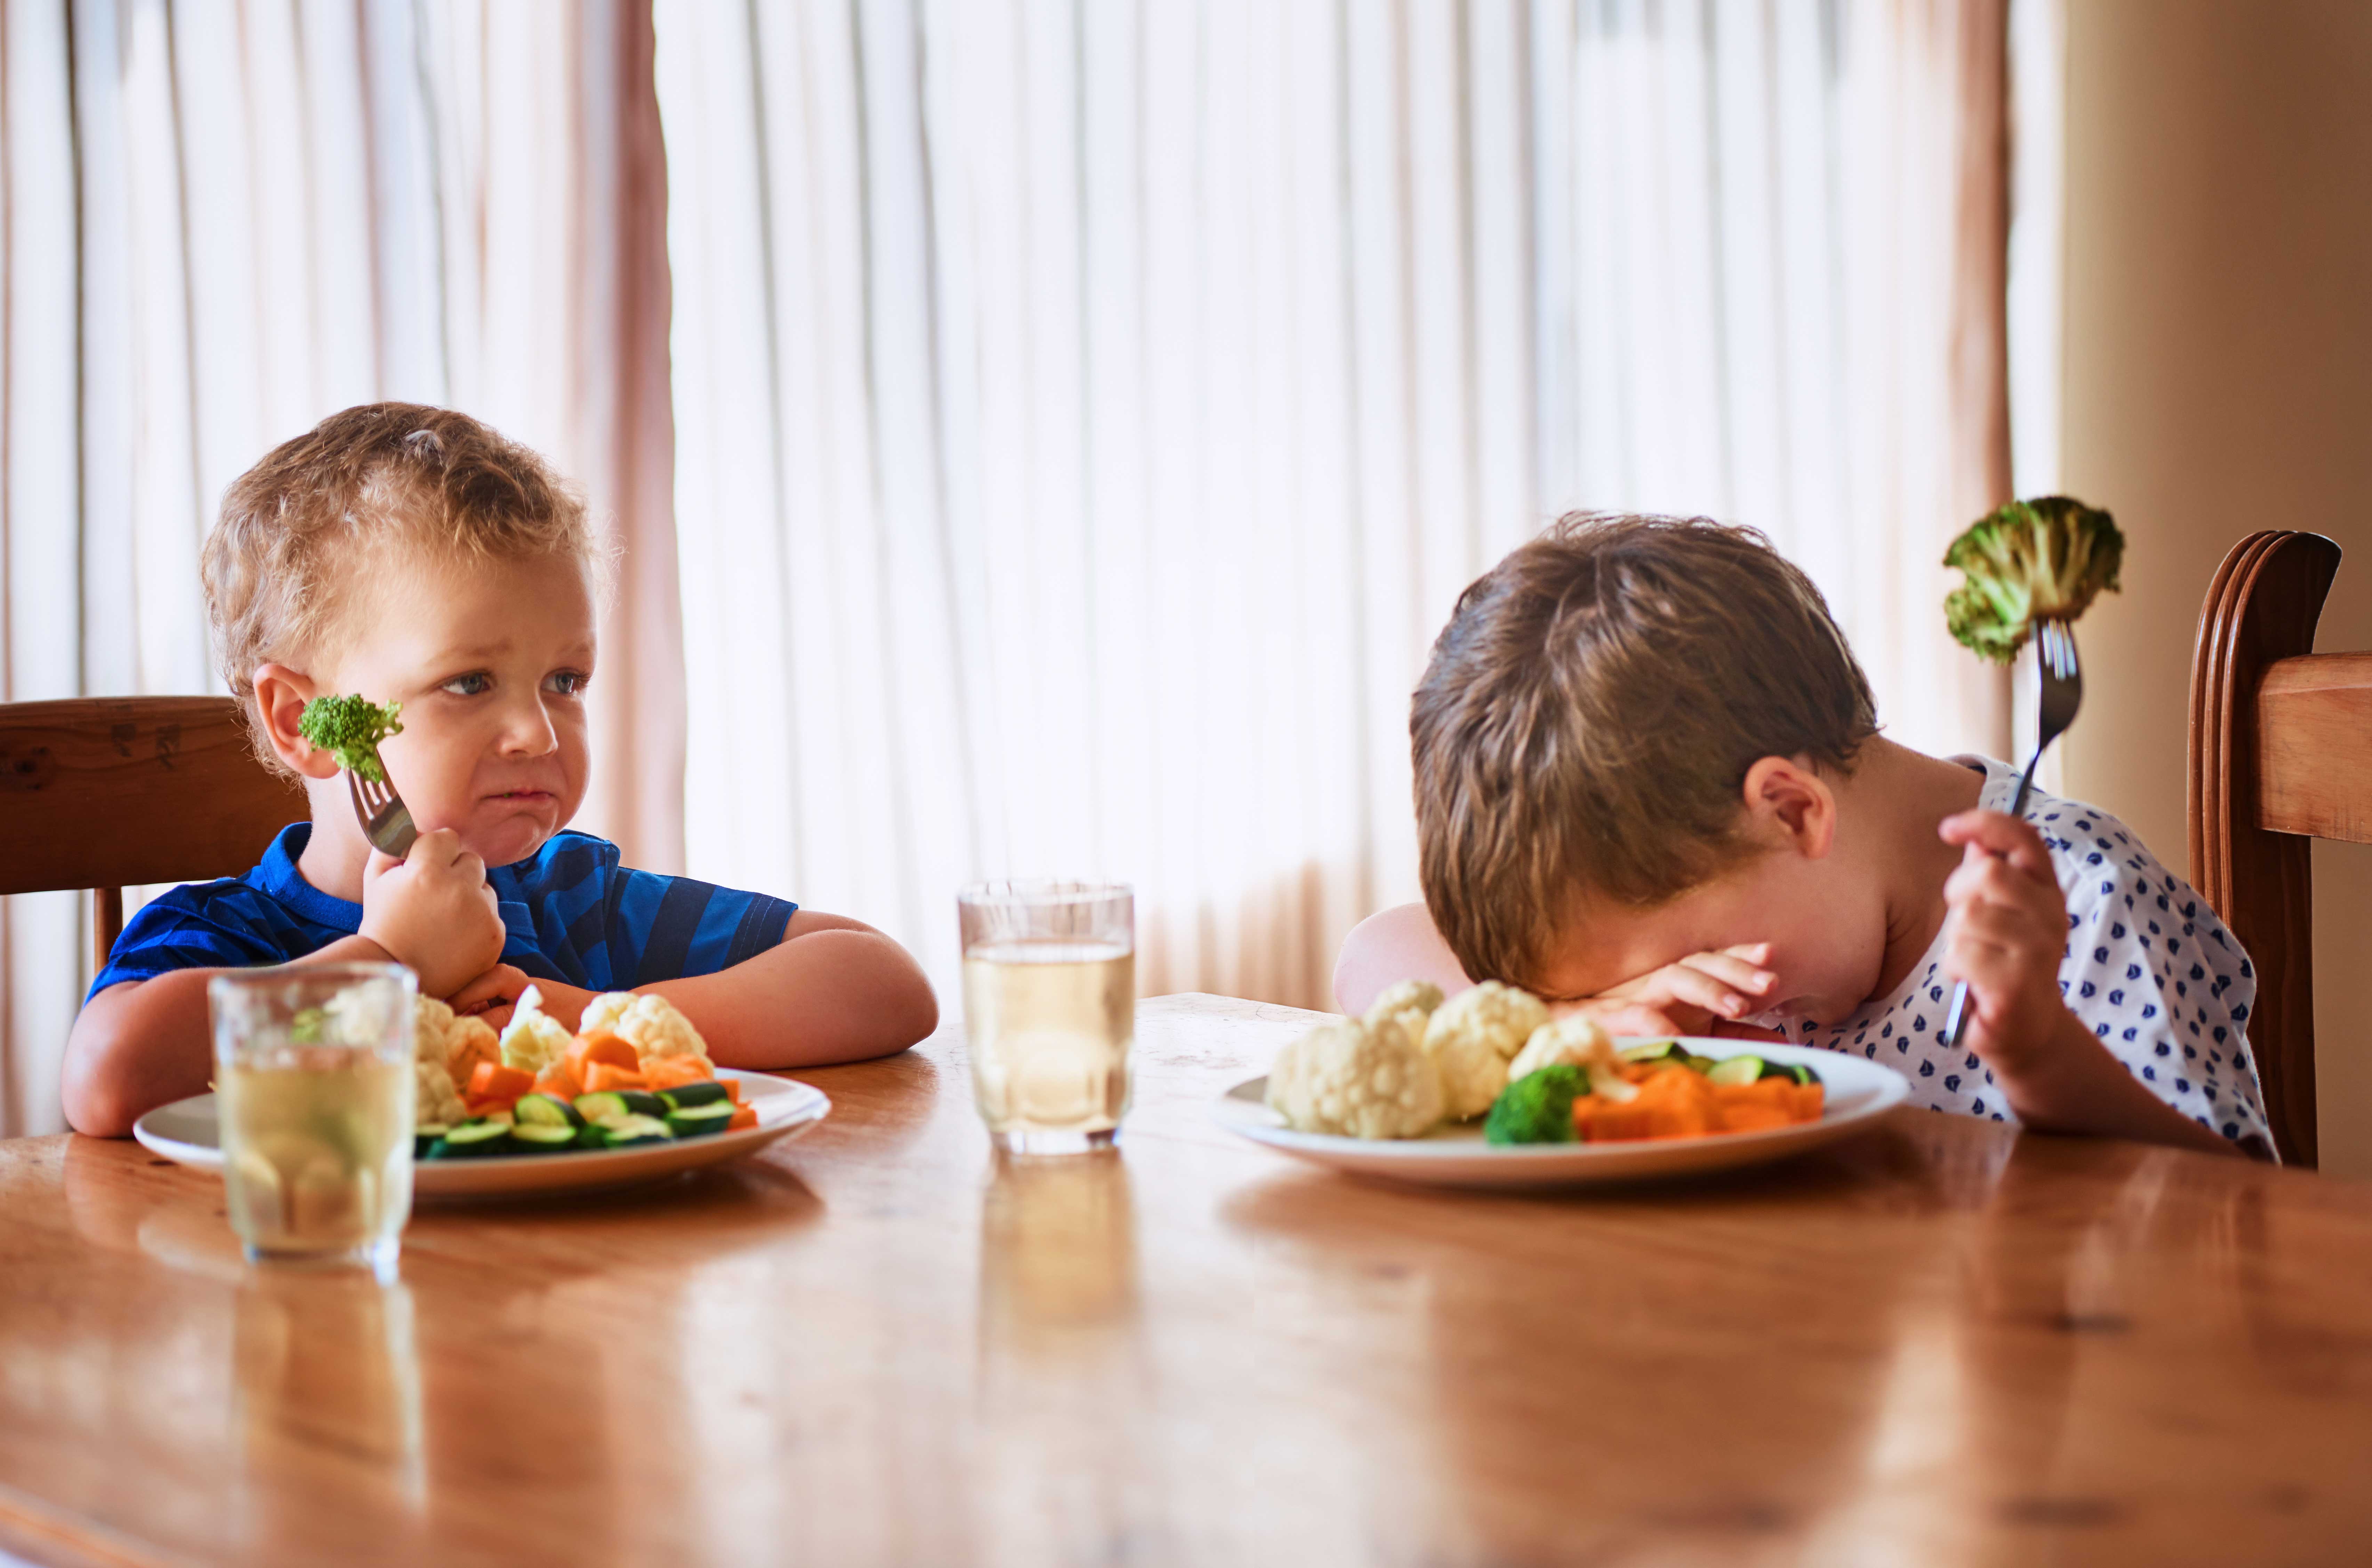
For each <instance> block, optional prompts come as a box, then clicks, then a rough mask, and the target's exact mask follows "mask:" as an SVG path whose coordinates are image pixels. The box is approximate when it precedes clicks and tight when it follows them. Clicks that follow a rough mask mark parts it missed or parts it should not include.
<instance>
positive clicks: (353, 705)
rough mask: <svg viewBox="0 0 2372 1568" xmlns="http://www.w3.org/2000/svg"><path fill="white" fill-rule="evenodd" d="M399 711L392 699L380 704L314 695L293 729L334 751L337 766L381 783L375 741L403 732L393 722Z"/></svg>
mask: <svg viewBox="0 0 2372 1568" xmlns="http://www.w3.org/2000/svg"><path fill="white" fill-rule="evenodd" d="M399 711H400V708H399V705H398V704H396V703H389V704H387V706H385V707H383V708H382V707H380V706H379V705H378V703H374V702H372V701H370V700H369V699H368V698H366V697H316V698H314V699H313V700H312V701H311V702H309V703H306V704H305V711H304V712H303V713H302V714H298V715H297V734H299V735H301V736H303V737H304V738H306V739H307V740H308V741H309V742H310V743H311V744H312V745H314V746H315V747H317V748H319V749H321V750H323V751H328V752H331V753H332V754H333V755H335V756H336V758H337V759H338V765H339V766H340V767H342V768H344V769H346V770H347V771H348V772H353V773H355V774H358V775H360V776H361V777H363V778H366V779H369V780H371V781H372V782H374V783H384V782H386V779H387V773H386V772H385V771H384V770H383V769H381V768H380V767H379V764H378V743H379V742H380V741H382V740H385V739H386V738H388V737H389V736H390V735H401V734H402V733H403V726H401V724H398V723H397V722H396V717H395V715H396V714H397V713H398V712H399Z"/></svg>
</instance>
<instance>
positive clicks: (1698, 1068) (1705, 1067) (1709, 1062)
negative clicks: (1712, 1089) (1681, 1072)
mask: <svg viewBox="0 0 2372 1568" xmlns="http://www.w3.org/2000/svg"><path fill="white" fill-rule="evenodd" d="M1719 1060H1720V1058H1719V1057H1715V1056H1692V1057H1690V1058H1689V1071H1690V1072H1692V1073H1710V1072H1712V1071H1713V1069H1714V1063H1715V1062H1717V1061H1719Z"/></svg>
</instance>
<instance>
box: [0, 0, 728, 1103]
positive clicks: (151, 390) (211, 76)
mask: <svg viewBox="0 0 2372 1568" xmlns="http://www.w3.org/2000/svg"><path fill="white" fill-rule="evenodd" d="M0 4H4V5H5V9H0V64H5V71H0V94H5V99H0V123H5V126H6V134H5V145H0V175H5V180H6V229H5V236H4V237H0V269H5V279H6V300H7V312H6V325H5V334H6V335H5V339H0V370H5V374H0V403H5V430H6V458H5V463H6V510H5V512H0V540H5V544H6V557H5V560H6V577H5V580H0V625H5V628H6V638H5V649H6V664H5V667H0V698H5V699H6V700H8V701H29V700H33V699H39V698H50V697H65V696H74V695H86V694H87V695H110V694H120V693H126V692H170V691H219V690H221V683H220V682H219V680H218V679H216V678H215V673H214V671H213V670H212V669H211V668H210V667H209V664H208V661H207V657H206V652H205V639H204V622H203V609H202V606H201V602H200V599H199V594H198V580H197V558H198V549H199V545H200V543H201V541H202V540H203V536H204V532H205V529H206V528H207V526H208V525H209V523H210V522H211V521H212V518H213V515H214V512H215V505H216V503H217V501H218V498H219V497H220V495H221V494H222V491H223V489H224V487H225V486H226V485H227V484H228V483H229V482H230V481H231V480H232V479H233V478H235V477H236V476H237V475H238V473H239V472H240V471H241V470H244V469H246V468H247V467H248V466H249V465H250V464H251V463H252V462H253V461H254V460H255V459H257V458H259V457H261V456H262V454H263V453H264V452H265V451H266V450H267V449H269V448H270V447H273V446H274V445H276V444H277V443H278V442H280V441H282V440H285V439H286V438H287V437H289V436H294V435H297V434H298V433H300V432H302V431H303V430H305V429H306V428H308V426H310V425H311V424H314V423H315V422H316V421H318V420H319V419H320V418H321V417H322V416H323V415H324V414H326V413H329V412H332V411H334V410H336V409H339V408H343V407H345V406H347V405H349V404H352V403H355V402H362V401H370V400H373V399H380V398H397V399H407V400H413V401H424V402H435V403H448V404H451V405H453V406H456V407H459V408H463V409H466V410H468V411H469V412H471V413H474V414H477V415H479V416H481V417H483V418H484V419H486V420H488V421H490V422H492V423H493V424H494V425H495V426H496V427H497V428H499V429H501V430H503V431H505V432H506V434H508V435H511V436H516V437H517V438H519V439H521V440H524V441H526V442H528V443H529V444H530V445H532V446H535V447H539V448H541V450H542V451H544V452H545V453H546V454H547V455H548V456H550V457H551V458H552V459H553V460H554V461H555V462H556V463H558V464H559V466H560V467H561V468H562V470H564V471H565V472H567V473H568V474H570V475H571V476H572V477H573V478H575V479H576V480H577V481H578V482H581V483H583V484H584V485H585V486H586V488H587V491H588V492H589V493H590V496H591V499H592V502H593V505H594V507H595V510H596V511H597V513H599V515H600V516H602V517H604V518H605V519H607V520H608V521H609V522H610V524H611V525H612V526H613V527H614V528H616V530H617V532H618V534H619V535H620V537H621V538H622V541H623V542H624V543H625V545H626V546H627V549H628V554H627V557H626V571H625V575H624V580H623V582H622V586H621V592H620V595H619V598H618V600H617V603H616V606H615V608H614V610H613V611H612V613H611V616H610V621H609V623H608V627H607V632H606V636H607V641H608V644H609V650H608V656H607V657H606V658H605V661H604V668H603V671H602V674H601V677H600V679H598V680H597V682H596V686H595V693H596V699H597V701H598V702H599V703H603V704H605V707H604V710H603V711H602V712H601V714H599V717H598V718H597V723H596V726H595V734H596V738H597V745H599V747H600V750H599V756H598V758H597V779H596V798H595V800H594V802H593V803H592V804H591V806H590V807H588V810H587V818H586V822H587V825H588V826H591V827H593V828H594V830H597V831H599V830H608V831H609V832H610V833H611V834H612V836H616V837H619V838H621V839H622V840H623V841H625V842H626V843H627V845H628V847H629V848H630V850H632V851H634V853H635V855H636V858H637V861H638V863H640V864H657V865H663V866H664V865H669V864H671V863H673V862H675V861H676V860H677V859H678V858H679V857H680V837H679V833H680V829H679V827H678V812H679V810H680V797H679V793H678V792H679V791H680V779H681V768H682V761H681V740H680V729H679V727H678V726H679V725H680V695H679V691H680V667H679V666H678V664H677V663H676V657H677V655H676V650H677V647H678V645H679V643H678V637H677V633H676V628H675V623H674V622H675V613H676V605H677V596H676V590H675V582H674V575H673V566H674V549H673V540H672V536H671V524H670V519H669V510H668V509H669V504H670V491H671V486H672V474H671V472H670V470H669V466H668V465H669V409H668V402H667V382H666V358H665V354H666V333H667V317H666V311H667V297H668V296H667V287H666V257H665V251H664V227H663V217H662V213H663V204H664V199H665V196H664V190H665V187H664V178H665V170H664V167H663V162H662V157H661V154H660V149H659V145H658V139H657V129H658V128H657V107H656V101H655V99H653V97H652V89H651V85H650V84H651V75H650V34H649V15H648V11H647V8H646V6H644V5H642V4H639V3H638V0H586V3H584V4H573V3H568V0H362V3H360V4H357V3H356V0H174V3H172V4H166V3H164V0H73V3H71V4H68V3H65V0H0ZM77 902H78V900H77V898H76V895H74V894H71V893H67V894H59V895H34V896H29V897H20V898H17V899H14V900H0V994H5V997H6V1006H5V1008H0V1134H7V1133H17V1132H40V1131H46V1130H49V1129H50V1128H52V1127H53V1126H55V1125H56V1123H57V1109H56V1107H57V1095H56V1074H57V1063H58V1058H59V1053H60V1051H61V1048H62V1047H63V1044H64V1039H65V1033H66V1028H67V1025H68V1023H69V1022H70V1021H71V1019H72V1017H73V1015H74V1012H75V1009H76V1005H78V1003H79V1001H80V996H81V987H82V986H83V985H84V984H86V983H87V981H88V979H89V973H88V961H87V945H88V944H87V937H86V935H84V932H85V927H84V926H83V924H82V923H81V920H80V917H79V914H78V912H77Z"/></svg>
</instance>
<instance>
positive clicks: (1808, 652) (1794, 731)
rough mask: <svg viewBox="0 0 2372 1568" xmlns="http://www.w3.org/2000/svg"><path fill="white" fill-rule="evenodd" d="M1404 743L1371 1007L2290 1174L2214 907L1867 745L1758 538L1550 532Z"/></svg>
mask: <svg viewBox="0 0 2372 1568" xmlns="http://www.w3.org/2000/svg"><path fill="white" fill-rule="evenodd" d="M1410 731H1411V734H1412V737H1413V745H1414V763H1415V774H1416V803H1417V830H1418V842H1419V850H1420V855H1421V863H1422V873H1423V878H1424V891H1425V901H1424V904H1423V905H1410V906H1406V907H1403V908H1401V909H1396V910H1387V911H1385V912H1383V913H1381V914H1378V915H1377V916H1375V917H1374V918H1372V919H1370V920H1369V921H1367V922H1366V923H1364V924H1362V925H1361V926H1360V927H1359V928H1358V929H1356V930H1355V931H1354V932H1353V933H1352V934H1351V935H1350V937H1349V938H1348V939H1347V940H1346V941H1345V943H1344V944H1343V952H1342V955H1341V958H1340V960H1339V962H1338V966H1337V968H1336V970H1335V993H1336V998H1337V1001H1338V1002H1339V1003H1340V1004H1341V1005H1343V1007H1345V1008H1346V1009H1348V1010H1350V1011H1352V1012H1358V1011H1360V1010H1362V1009H1364V1008H1365V1007H1366V1005H1367V1003H1368V1001H1369V1000H1370V999H1371V998H1372V997H1373V996H1374V995H1375V993H1377V992H1378V991H1380V990H1381V989H1382V988H1383V987H1384V986H1386V985H1388V984H1389V983H1391V982H1392V981H1398V980H1402V979H1408V978H1418V979H1426V980H1431V981H1435V982H1436V983H1438V984H1440V985H1441V986H1442V987H1443V988H1444V989H1445V990H1455V989H1459V988H1461V987H1464V986H1466V985H1468V984H1470V983H1471V982H1472V981H1474V980H1481V979H1492V980H1498V981H1505V982H1507V983H1511V984H1517V985H1522V986H1525V987H1527V988H1529V989H1530V990H1532V991H1534V992H1537V993H1540V994H1541V995H1542V996H1544V997H1546V998H1548V999H1550V1000H1551V1001H1552V1003H1555V1004H1560V1005H1561V1010H1566V1011H1574V1010H1578V1011H1583V1012H1587V1013H1589V1014H1592V1015H1593V1016H1597V1017H1598V1018H1599V1020H1600V1021H1601V1022H1603V1023H1605V1024H1606V1025H1607V1026H1608V1027H1609V1028H1612V1029H1616V1030H1620V1031H1622V1032H1633V1033H1642V1034H1703V1033H1705V1032H1708V1030H1710V1029H1715V1028H1719V1029H1726V1030H1731V1031H1736V1030H1738V1028H1739V1027H1740V1026H1746V1027H1751V1028H1761V1029H1764V1030H1772V1031H1777V1032H1778V1033H1780V1034H1782V1035H1784V1036H1785V1038H1786V1039H1788V1040H1796V1041H1798V1042H1800V1043H1803V1044H1808V1045H1819V1046H1825V1047H1828V1048H1829V1049H1831V1050H1836V1051H1852V1052H1855V1053H1856V1054H1859V1055H1862V1056H1865V1057H1867V1058H1869V1059H1871V1060H1873V1061H1879V1062H1884V1063H1886V1064H1887V1065H1889V1067H1892V1068H1894V1069H1895V1070H1896V1071H1897V1072H1899V1073H1901V1074H1903V1075H1904V1076H1905V1077H1906V1078H1908V1079H1909V1080H1910V1083H1911V1088H1912V1096H1913V1101H1914V1102H1915V1103H1918V1104H1923V1105H1926V1106H1928V1107H1930V1108H1931V1109H1937V1110H1952V1111H1959V1112H1962V1113H1965V1114H1968V1115H1972V1116H1982V1117H1990V1118H1992V1119H1993V1120H1995V1121H2023V1122H2025V1123H2026V1124H2027V1125H2029V1126H2032V1127H2037V1128H2041V1129H2046V1130H2050V1131H2055V1132H2091V1133H2099V1134H2107V1135H2114V1136H2119V1137H2128V1138H2139V1139H2145V1140H2149V1141H2153V1142H2157V1143H2164V1144H2177V1145H2180V1146H2182V1147H2187V1148H2195V1149H2203V1150H2214V1151H2217V1152H2223V1153H2229V1152H2233V1151H2235V1150H2236V1149H2241V1148H2245V1149H2248V1150H2250V1151H2252V1152H2255V1153H2258V1154H2261V1155H2266V1156H2270V1154H2271V1152H2272V1139H2271V1137H2270V1136H2269V1135H2268V1133H2267V1130H2266V1126H2265V1120H2264V1111H2263V1106H2262V1091H2261V1090H2260V1088H2259V1086H2258V1082H2257V1073H2256V1067H2255V1064H2254V1063H2253V1061H2252V1060H2251V1057H2250V1051H2249V1044H2248V1039H2247V1034H2246V1029H2245V1026H2246V1023H2247V1021H2248V1016H2249V1009H2250V1005H2251V1004H2252V1003H2253V1002H2254V1001H2255V999H2256V979H2255V972H2254V970H2252V969H2251V968H2250V963H2249V960H2248V958H2247V956H2246V955H2245V954H2243V953H2242V952H2241V951H2240V947H2239V944H2238V942H2236V941H2234V940H2233V938H2232V935H2231V934H2230V933H2229V932H2227V930H2225V928H2224V925H2223V923H2222V922H2221V921H2219V920H2217V919H2216V917H2215V912H2214V911H2212V910H2210V909H2209V908H2208V907H2207V905H2206V903H2205V902H2204V901H2203V900H2202V899H2201V898H2200V897H2199V895H2198V894H2197V893H2196V892H2194V891H2192V889H2191V888H2190V887H2189V886H2188V885H2187V884H2185V883H2184V882H2183V881H2182V880H2181V879H2180V877H2175V876H2173V875H2172V874H2171V873H2169V871H2168V870H2167V869H2166V867H2165V866H2163V865H2159V864H2158V862H2157V859H2156V857H2154V856H2153V855H2152V854H2150V852H2149V851H2148V849H2147V848H2146V847H2145V846H2144V845H2143V844H2142V842H2140V840H2139V839H2137V838H2136V837H2134V834H2133V833H2132V831H2131V830H2128V829H2127V828H2125V827H2124V825H2123V824H2122V823H2121V822H2119V821H2118V820H2117V819H2114V818H2113V817H2110V815H2108V814H2107V813H2106V812H2103V811H2100V810H2098V809H2096V808H2094V807H2088V806H2083V805H2078V804H2076V803H2075V802H2071V801H2065V800H2058V799H2053V798H2052V797H2050V796H2044V795H2041V794H2039V793H2037V794H2032V795H2029V796H2028V803H2027V807H2026V810H2025V812H2024V814H2023V816H2022V817H2019V818H2014V817H2011V816H2009V815H2007V814H2006V813H2007V810H2008V807H2009V804H2010V800H2011V797H2012V796H2014V795H2015V794H2016V792H2017V772H2016V771H2015V770H2014V769H2010V768H2007V767H2005V766H2004V765H2003V764H2001V763H1999V762H1996V761H1990V760H1987V759H1984V758H1978V757H1954V758H1949V759H1945V758H1936V757H1929V756H1925V755H1924V754H1922V753H1920V752H1917V751H1913V750H1912V749H1909V748H1907V747H1903V746H1899V745H1896V744H1895V743H1894V742H1892V741H1889V740H1888V739H1886V738H1884V737H1883V736H1881V735H1879V734H1878V720H1877V714H1876V709H1875V706H1874V704H1873V703H1872V702H1871V699H1870V693H1869V683H1868V681H1867V679H1866V678H1865V677H1864V676H1863V674H1862V671H1861V668H1860V666H1859V665H1858V664H1857V663H1855V659H1854V656H1853V653H1852V650H1851V649H1850V648H1848V647H1847V646H1846V644H1845V640H1844V635H1843V633H1842V632H1841V631H1840V630H1839V629H1838V628H1837V625H1836V622H1835V621H1833V620H1831V618H1830V615H1829V611H1828V606H1827V605H1826V603H1824V602H1823V601H1822V599H1821V598H1820V592H1819V590H1818V589H1816V588H1814V587H1813V586H1812V584H1811V582H1810V580H1809V579H1808V578H1807V577H1806V576H1805V575H1803V574H1802V573H1801V572H1800V571H1798V570H1797V569H1796V567H1795V566H1793V565H1791V564H1790V563H1787V562H1786V561H1785V560H1784V559H1782V558H1781V557H1780V556H1779V555H1778V554H1777V553H1776V552H1773V551H1772V550H1771V548H1770V547H1769V545H1768V544H1767V543H1766V542H1765V541H1764V540H1762V536H1761V535H1759V534H1756V533H1753V532H1751V531H1750V530H1747V529H1742V528H1722V527H1719V526H1717V525H1715V524H1713V523H1709V522H1704V521H1702V520H1695V521H1682V520H1679V519H1674V518H1663V517H1568V518H1566V519H1564V521H1562V522H1560V523H1559V524H1558V525H1557V526H1556V527H1555V528H1552V529H1551V530H1550V531H1549V532H1548V533H1547V534H1545V535H1544V536H1542V537H1541V538H1540V539H1538V540H1533V541H1532V542H1531V543H1529V544H1527V545H1525V546H1523V547H1521V548H1520V549H1518V550H1517V551H1516V552H1513V553H1512V554H1510V555H1509V556H1508V557H1507V558H1506V560H1504V561H1502V562H1501V563H1499V564H1498V565H1497V566H1495V567H1494V568H1493V569H1492V570H1491V572H1489V573H1488V574H1487V575H1484V576H1483V577H1482V578H1481V579H1479V580H1478V581H1476V582H1475V583H1474V584H1473V585H1472V586H1471V587H1468V589H1467V590H1466V592H1465V594H1464V595H1463V596H1462V597H1461V598H1459V603H1458V608H1457V610H1456V611H1455V612H1454V613H1453V614H1452V616H1451V617H1450V621H1449V624H1448V627H1447V628H1445V629H1444V631H1443V632H1442V633H1441V637H1440V640H1439V641H1438V642H1437V643H1436V644H1435V645H1434V651H1433V657H1432V661H1431V663H1430V665H1429V667H1428V668H1427V669H1426V671H1425V675H1424V680H1423V681H1422V683H1420V684H1419V686H1418V688H1417V691H1416V697H1415V703H1414V709H1413V717H1412V719H1411V722H1410ZM1428 912H1430V913H1428ZM1963 979H1965V980H1966V981H1968V982H1969V986H1970V993H1971V998H1970V1000H1971V1016H1970V1019H1969V1023H1968V1027H1967V1032H1966V1034H1965V1035H1964V1037H1963V1039H1962V1042H1961V1045H1960V1048H1959V1050H1957V1051H1955V1050H1952V1049H1950V1048H1949V1045H1948V1041H1947V1040H1944V1039H1943V1038H1942V1031H1943V1026H1944V1020H1945V1015H1946V1012H1947V1011H1948V1006H1949V999H1950V995H1951V988H1952V985H1953V982H1954V981H1959V980H1963Z"/></svg>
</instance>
